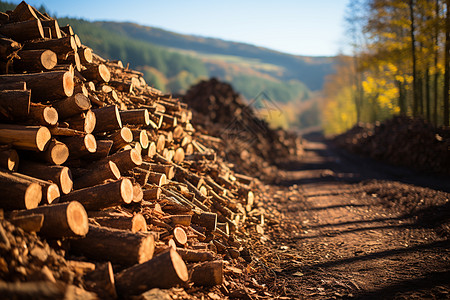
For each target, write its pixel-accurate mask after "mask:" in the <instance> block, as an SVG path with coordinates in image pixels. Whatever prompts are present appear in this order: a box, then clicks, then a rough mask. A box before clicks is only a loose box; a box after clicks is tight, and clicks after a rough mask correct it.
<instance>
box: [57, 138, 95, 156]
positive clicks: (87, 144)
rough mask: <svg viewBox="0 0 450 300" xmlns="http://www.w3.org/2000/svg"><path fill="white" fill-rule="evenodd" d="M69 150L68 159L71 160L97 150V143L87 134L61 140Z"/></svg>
mask: <svg viewBox="0 0 450 300" xmlns="http://www.w3.org/2000/svg"><path fill="white" fill-rule="evenodd" d="M62 141H63V142H64V144H65V145H66V146H67V148H69V157H70V158H71V159H74V158H79V157H82V156H86V155H89V154H91V153H94V152H95V151H96V150H97V141H96V140H95V137H94V136H93V135H92V134H90V133H87V134H86V135H85V136H72V137H67V138H64V139H62Z"/></svg>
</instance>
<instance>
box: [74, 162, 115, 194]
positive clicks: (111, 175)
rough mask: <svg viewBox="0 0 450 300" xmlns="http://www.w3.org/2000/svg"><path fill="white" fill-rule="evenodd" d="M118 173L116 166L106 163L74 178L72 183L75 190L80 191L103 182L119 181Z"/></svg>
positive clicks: (112, 163)
mask: <svg viewBox="0 0 450 300" xmlns="http://www.w3.org/2000/svg"><path fill="white" fill-rule="evenodd" d="M120 177H121V175H120V171H119V169H118V168H117V165H116V164H115V163H114V162H112V161H108V162H106V163H104V164H100V165H98V166H97V167H96V168H93V169H90V170H87V172H86V173H85V174H84V175H82V176H81V177H79V178H76V179H75V181H74V187H75V189H82V188H85V187H90V186H95V185H98V184H102V183H103V182H104V181H105V180H108V179H113V180H117V179H120Z"/></svg>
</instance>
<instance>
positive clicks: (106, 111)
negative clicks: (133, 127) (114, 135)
mask: <svg viewBox="0 0 450 300" xmlns="http://www.w3.org/2000/svg"><path fill="white" fill-rule="evenodd" d="M92 111H93V112H94V113H95V118H96V120H97V123H96V125H95V129H94V131H93V132H94V133H100V132H108V131H113V130H118V129H120V128H122V120H121V119H120V113H119V109H118V107H117V106H116V105H112V106H105V107H101V108H97V109H93V110H92Z"/></svg>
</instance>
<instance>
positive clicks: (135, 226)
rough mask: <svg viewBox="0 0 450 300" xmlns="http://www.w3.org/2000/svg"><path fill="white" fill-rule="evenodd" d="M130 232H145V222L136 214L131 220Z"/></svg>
mask: <svg viewBox="0 0 450 300" xmlns="http://www.w3.org/2000/svg"><path fill="white" fill-rule="evenodd" d="M131 231H132V232H139V231H141V232H147V222H146V221H145V218H144V216H143V215H141V214H136V215H134V216H133V219H132V220H131Z"/></svg>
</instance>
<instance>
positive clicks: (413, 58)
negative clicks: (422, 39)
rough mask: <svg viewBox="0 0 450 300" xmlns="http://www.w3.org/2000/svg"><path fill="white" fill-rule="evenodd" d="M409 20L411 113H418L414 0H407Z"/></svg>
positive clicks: (415, 114)
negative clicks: (411, 77) (411, 80)
mask: <svg viewBox="0 0 450 300" xmlns="http://www.w3.org/2000/svg"><path fill="white" fill-rule="evenodd" d="M409 20H410V36H411V62H412V70H413V74H412V76H413V82H412V89H413V115H414V116H417V115H418V109H419V103H418V101H419V99H418V82H417V80H418V78H417V66H416V39H415V30H416V28H415V25H416V24H415V19H414V0H409Z"/></svg>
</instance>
